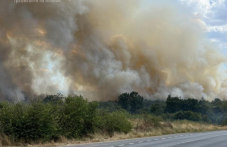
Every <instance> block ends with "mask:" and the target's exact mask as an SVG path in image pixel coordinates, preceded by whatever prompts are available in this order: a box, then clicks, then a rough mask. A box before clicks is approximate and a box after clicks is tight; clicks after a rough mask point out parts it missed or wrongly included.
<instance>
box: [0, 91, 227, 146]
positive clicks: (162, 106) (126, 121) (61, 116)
mask: <svg viewBox="0 0 227 147" xmlns="http://www.w3.org/2000/svg"><path fill="white" fill-rule="evenodd" d="M226 114H227V101H222V100H220V99H217V98H216V99H214V100H213V101H211V102H210V101H206V100H204V99H200V100H197V99H192V98H188V99H181V98H179V97H171V96H170V95H169V96H168V98H167V100H166V101H160V100H144V98H143V97H142V96H140V95H139V94H138V93H137V92H131V93H123V94H121V95H119V96H118V99H117V100H116V101H106V102H96V101H93V102H89V101H88V100H86V99H84V98H83V97H82V96H68V97H63V96H62V95H60V94H58V95H48V96H45V98H43V99H39V100H33V101H30V102H19V103H12V102H1V103H0V146H3V145H19V146H20V145H26V144H40V143H41V144H42V143H46V142H52V143H53V144H54V142H64V143H65V142H70V140H71V141H74V143H75V142H80V141H88V142H89V141H103V140H117V139H126V138H135V137H147V136H154V135H164V134H171V133H185V132H199V131H211V130H221V129H226V128H227V127H226V126H225V125H227V119H226ZM41 146H42V145H41Z"/></svg>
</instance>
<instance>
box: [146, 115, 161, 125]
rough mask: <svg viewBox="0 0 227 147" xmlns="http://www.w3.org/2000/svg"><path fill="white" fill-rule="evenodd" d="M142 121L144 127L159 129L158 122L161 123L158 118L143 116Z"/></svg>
mask: <svg viewBox="0 0 227 147" xmlns="http://www.w3.org/2000/svg"><path fill="white" fill-rule="evenodd" d="M143 120H144V124H145V126H149V127H151V126H152V127H160V126H161V123H160V122H161V121H162V118H161V117H158V116H153V115H149V114H145V115H144V117H143Z"/></svg>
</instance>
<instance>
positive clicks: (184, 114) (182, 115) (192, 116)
mask: <svg viewBox="0 0 227 147" xmlns="http://www.w3.org/2000/svg"><path fill="white" fill-rule="evenodd" d="M174 119H180V120H183V119H187V120H192V121H200V120H201V115H200V114H199V113H195V112H191V111H178V112H176V113H175V114H174Z"/></svg>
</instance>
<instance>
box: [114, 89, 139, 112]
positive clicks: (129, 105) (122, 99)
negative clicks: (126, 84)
mask: <svg viewBox="0 0 227 147" xmlns="http://www.w3.org/2000/svg"><path fill="white" fill-rule="evenodd" d="M118 104H119V105H120V106H121V107H122V108H123V109H125V110H127V111H129V112H131V113H136V112H138V111H139V110H141V109H142V108H143V97H142V96H140V95H139V94H138V93H137V92H131V93H123V94H121V95H120V96H119V97H118Z"/></svg>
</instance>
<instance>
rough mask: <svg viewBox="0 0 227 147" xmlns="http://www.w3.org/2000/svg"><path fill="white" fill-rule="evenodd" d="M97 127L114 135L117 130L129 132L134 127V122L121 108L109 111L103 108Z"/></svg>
mask: <svg viewBox="0 0 227 147" xmlns="http://www.w3.org/2000/svg"><path fill="white" fill-rule="evenodd" d="M97 127H98V128H99V129H101V130H104V131H106V132H107V133H108V134H109V135H110V136H112V135H113V133H114V132H115V131H117V132H124V133H128V132H129V131H130V130H131V129H132V124H131V122H130V121H129V120H128V119H127V113H126V112H125V111H122V110H119V111H115V112H112V113H109V112H108V111H104V110H101V111H99V121H97Z"/></svg>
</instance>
